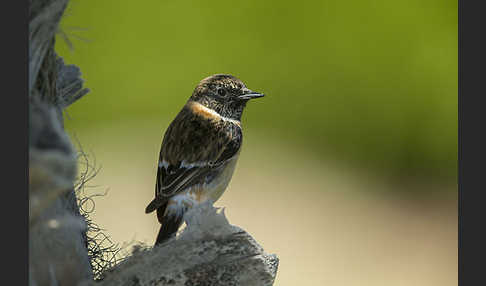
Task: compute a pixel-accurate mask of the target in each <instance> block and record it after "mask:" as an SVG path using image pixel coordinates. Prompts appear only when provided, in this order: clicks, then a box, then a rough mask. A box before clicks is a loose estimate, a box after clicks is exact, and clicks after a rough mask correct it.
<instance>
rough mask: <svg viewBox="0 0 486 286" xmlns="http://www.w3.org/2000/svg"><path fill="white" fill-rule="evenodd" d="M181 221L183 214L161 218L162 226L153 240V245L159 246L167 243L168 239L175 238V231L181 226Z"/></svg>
mask: <svg viewBox="0 0 486 286" xmlns="http://www.w3.org/2000/svg"><path fill="white" fill-rule="evenodd" d="M182 221H183V214H170V215H166V216H164V218H163V222H162V226H161V227H160V230H159V234H158V235H157V239H156V240H155V245H157V244H161V243H163V242H165V241H167V240H168V239H169V238H171V237H173V236H175V234H176V233H177V230H178V229H179V227H180V226H181V224H182Z"/></svg>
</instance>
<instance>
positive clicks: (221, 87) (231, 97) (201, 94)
mask: <svg viewBox="0 0 486 286" xmlns="http://www.w3.org/2000/svg"><path fill="white" fill-rule="evenodd" d="M263 96H264V95H263V94H261V93H259V92H255V91H252V90H250V89H248V88H247V87H246V85H245V84H244V83H243V82H242V81H241V80H239V79H238V78H236V77H234V76H232V75H228V74H215V75H212V76H209V77H207V78H205V79H203V80H201V81H200V82H199V84H198V85H197V86H196V88H195V89H194V92H193V93H192V96H191V97H190V99H189V100H191V101H195V102H198V103H200V104H202V105H204V106H205V107H207V108H210V109H212V110H214V111H216V112H217V113H219V114H220V115H222V116H225V117H227V118H231V119H236V120H240V119H241V115H242V113H243V109H244V108H245V106H246V103H247V102H248V101H249V100H250V99H254V98H260V97H263Z"/></svg>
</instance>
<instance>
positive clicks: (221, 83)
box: [145, 74, 264, 245]
mask: <svg viewBox="0 0 486 286" xmlns="http://www.w3.org/2000/svg"><path fill="white" fill-rule="evenodd" d="M263 96H264V94H263V93H259V92H255V91H252V90H250V89H249V88H247V87H246V85H245V84H244V83H243V82H242V81H241V80H240V79H238V78H236V77H235V76H233V75H230V74H214V75H212V76H209V77H206V78H204V79H203V80H201V81H200V82H199V84H198V85H197V86H196V88H195V89H194V91H193V93H192V95H191V96H190V97H189V99H188V100H187V102H186V103H185V105H184V106H183V107H182V109H181V110H180V111H179V113H178V114H177V116H176V117H175V118H174V119H173V121H172V122H171V123H170V124H169V126H168V128H167V130H166V131H165V134H164V136H163V139H162V146H161V148H160V153H159V160H158V166H157V177H156V183H155V198H154V199H153V200H152V201H151V202H150V203H149V204H148V205H147V207H146V209H145V213H147V214H148V213H151V212H153V211H155V210H156V213H157V219H158V221H159V223H160V224H161V226H160V230H159V233H158V235H157V238H156V241H155V245H158V244H162V243H163V242H165V241H167V240H169V239H170V238H172V237H174V236H175V235H176V233H177V231H178V229H179V227H180V226H181V225H182V223H183V217H184V213H186V212H187V211H188V210H189V209H191V208H192V207H194V206H195V205H197V204H201V203H204V202H207V201H210V202H211V203H214V202H216V201H217V200H218V199H219V198H220V197H221V195H222V194H223V192H224V191H225V190H226V188H227V186H228V184H229V182H230V180H231V178H232V176H233V173H234V170H235V166H236V162H237V160H238V157H239V154H240V150H241V146H242V143H243V130H242V124H241V117H242V114H243V110H244V109H245V107H246V104H247V102H248V101H249V100H252V99H256V98H261V97H263Z"/></svg>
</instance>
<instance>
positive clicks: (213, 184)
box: [205, 156, 237, 202]
mask: <svg viewBox="0 0 486 286" xmlns="http://www.w3.org/2000/svg"><path fill="white" fill-rule="evenodd" d="M236 161H237V156H235V158H233V159H231V160H230V161H228V162H227V163H226V164H224V165H223V166H222V167H221V170H220V171H219V173H218V174H217V175H216V176H215V177H214V179H213V180H212V181H210V182H208V183H206V184H205V189H207V191H206V193H207V194H206V196H205V199H206V200H207V199H211V200H212V201H213V202H215V201H217V200H218V199H219V198H220V197H221V195H222V194H223V193H224V191H225V190H226V188H227V187H228V184H229V182H230V181H231V178H232V177H233V172H234V171H235V167H236Z"/></svg>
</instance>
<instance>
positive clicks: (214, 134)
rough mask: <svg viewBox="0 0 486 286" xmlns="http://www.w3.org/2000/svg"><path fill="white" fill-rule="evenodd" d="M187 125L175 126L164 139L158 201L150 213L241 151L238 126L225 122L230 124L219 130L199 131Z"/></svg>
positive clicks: (156, 191)
mask: <svg viewBox="0 0 486 286" xmlns="http://www.w3.org/2000/svg"><path fill="white" fill-rule="evenodd" d="M174 122H180V121H177V120H174ZM184 122H186V124H184V123H181V124H180V125H182V126H179V128H177V126H175V125H173V124H171V126H169V128H168V129H167V132H166V134H165V136H164V140H163V143H162V148H161V151H160V156H159V165H158V170H157V180H156V186H155V199H154V200H153V201H152V202H151V203H150V204H149V205H148V206H147V208H146V210H145V212H146V213H150V212H152V211H154V210H155V209H157V208H158V207H160V206H162V205H163V204H164V203H166V202H167V201H168V200H169V199H170V198H171V197H173V196H175V195H177V194H178V193H180V192H181V191H183V190H185V189H187V188H188V187H190V186H193V185H196V184H199V183H201V182H202V180H203V179H204V178H205V177H206V175H208V173H209V172H210V171H212V170H214V169H216V168H218V167H220V166H221V165H223V164H224V163H225V162H226V161H227V160H229V159H232V158H233V157H234V156H235V155H236V154H237V153H238V150H239V149H240V146H241V142H242V133H241V128H240V127H239V126H236V125H235V124H234V123H230V124H226V123H221V124H226V125H224V126H216V127H218V128H215V126H212V127H211V126H209V127H206V128H205V126H204V125H202V124H200V123H197V127H198V129H193V128H187V127H188V126H183V125H187V122H189V123H191V122H192V124H194V121H190V120H186V121H184ZM192 127H194V126H192ZM189 130H191V132H188V131H189ZM194 130H197V131H194Z"/></svg>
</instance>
